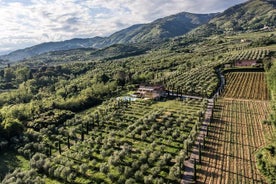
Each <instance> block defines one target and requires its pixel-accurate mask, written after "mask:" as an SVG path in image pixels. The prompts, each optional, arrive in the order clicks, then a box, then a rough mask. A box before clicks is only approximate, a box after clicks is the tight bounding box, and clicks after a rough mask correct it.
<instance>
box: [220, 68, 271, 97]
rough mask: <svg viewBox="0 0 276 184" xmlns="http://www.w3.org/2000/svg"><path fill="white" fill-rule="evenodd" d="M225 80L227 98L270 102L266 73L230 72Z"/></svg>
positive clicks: (224, 95)
mask: <svg viewBox="0 0 276 184" xmlns="http://www.w3.org/2000/svg"><path fill="white" fill-rule="evenodd" d="M225 79H226V85H225V90H224V93H223V97H225V98H239V99H254V100H269V92H268V89H267V85H266V82H265V74H264V72H228V73H226V74H225Z"/></svg>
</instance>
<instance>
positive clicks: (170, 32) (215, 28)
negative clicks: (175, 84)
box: [0, 0, 276, 62]
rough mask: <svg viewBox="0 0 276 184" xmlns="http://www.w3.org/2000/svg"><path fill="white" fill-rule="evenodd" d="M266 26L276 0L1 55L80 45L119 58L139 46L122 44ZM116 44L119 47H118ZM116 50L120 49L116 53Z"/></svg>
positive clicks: (12, 57)
mask: <svg viewBox="0 0 276 184" xmlns="http://www.w3.org/2000/svg"><path fill="white" fill-rule="evenodd" d="M264 26H270V27H275V26H276V1H275V0H250V1H247V2H246V3H242V4H239V5H236V6H233V7H231V8H229V9H227V10H225V11H224V12H222V13H214V14H192V13H187V12H182V13H178V14H176V15H171V16H168V17H165V18H161V19H158V20H156V21H154V22H152V23H149V24H139V25H133V26H131V27H129V28H126V29H123V30H121V31H118V32H116V33H114V34H112V35H110V36H109V37H94V38H86V39H81V38H75V39H72V40H66V41H62V42H48V43H42V44H39V45H35V46H33V47H29V48H26V49H21V50H17V51H14V52H11V53H10V54H8V55H4V56H0V60H9V61H13V62H15V61H19V60H22V59H25V58H30V57H33V56H37V55H41V54H44V53H47V52H51V51H66V50H71V49H81V48H90V54H92V55H93V56H96V57H98V56H101V55H105V53H106V52H104V51H108V52H109V51H110V50H112V53H113V54H111V55H110V56H111V57H117V55H122V56H124V55H129V54H130V55H132V54H135V51H134V50H133V49H135V48H138V47H139V46H138V47H137V46H134V47H131V49H127V51H126V52H125V53H123V54H118V53H119V52H122V51H124V50H125V49H126V48H127V46H123V45H129V44H137V45H139V44H140V45H141V44H142V45H143V47H147V46H149V47H151V46H152V45H154V44H159V43H162V42H163V41H166V40H168V39H169V38H174V37H177V36H183V35H193V37H200V36H209V35H212V34H229V33H233V32H239V31H240V32H244V31H254V30H259V29H261V28H263V27H264ZM187 33H188V34H187ZM114 44H115V45H114ZM111 45H114V46H113V47H110V46H111ZM116 47H118V48H117V49H115V48H116ZM105 48H107V49H105ZM95 49H96V50H95ZM140 49H141V47H139V49H138V53H140V52H141V50H140ZM142 50H143V49H142ZM114 51H117V52H116V53H115V52H114ZM99 53H100V54H99ZM55 54H57V55H58V53H53V54H52V55H55ZM62 54H63V53H62ZM67 54H68V53H67Z"/></svg>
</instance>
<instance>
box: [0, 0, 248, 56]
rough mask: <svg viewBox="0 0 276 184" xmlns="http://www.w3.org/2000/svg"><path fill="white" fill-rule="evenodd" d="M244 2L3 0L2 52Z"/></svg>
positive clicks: (0, 19)
mask: <svg viewBox="0 0 276 184" xmlns="http://www.w3.org/2000/svg"><path fill="white" fill-rule="evenodd" d="M245 1H246V0H232V1H229V0H193V1H192V0H152V1H148V0H116V1H115V0H0V25H2V26H0V32H1V34H0V53H1V52H3V51H7V50H15V49H19V48H22V47H27V46H30V45H35V44H38V43H41V42H48V41H60V40H66V39H71V38H75V37H82V38H84V37H94V36H107V35H109V34H111V33H113V32H115V31H118V30H120V29H123V28H126V27H128V26H131V25H133V24H138V23H148V22H151V21H153V20H155V19H158V18H161V17H164V16H168V15H171V14H175V13H178V12H182V11H186V12H193V13H210V12H218V11H223V10H225V9H226V8H228V7H230V6H232V5H234V4H238V3H241V2H245Z"/></svg>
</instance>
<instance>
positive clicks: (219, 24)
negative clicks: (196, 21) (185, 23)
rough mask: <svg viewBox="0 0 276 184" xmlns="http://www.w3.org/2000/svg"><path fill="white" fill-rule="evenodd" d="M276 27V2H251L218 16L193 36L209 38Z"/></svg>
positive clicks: (271, 0) (257, 0)
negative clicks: (222, 34) (221, 34)
mask: <svg viewBox="0 0 276 184" xmlns="http://www.w3.org/2000/svg"><path fill="white" fill-rule="evenodd" d="M265 26H268V27H275V26H276V1H275V0H250V1H247V2H246V3H242V4H239V5H236V6H233V7H231V8H229V9H227V10H225V11H224V12H223V13H221V14H219V15H217V16H216V17H215V18H213V19H212V20H210V21H209V22H208V23H207V24H205V25H202V26H200V27H198V28H197V29H195V30H193V31H192V32H191V34H197V35H199V36H208V35H211V34H217V33H231V32H241V31H242V32H244V31H255V30H260V29H262V28H264V27H265Z"/></svg>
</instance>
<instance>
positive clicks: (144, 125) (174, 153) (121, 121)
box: [19, 100, 204, 183]
mask: <svg viewBox="0 0 276 184" xmlns="http://www.w3.org/2000/svg"><path fill="white" fill-rule="evenodd" d="M176 103H177V104H178V105H177V106H176V107H174V108H172V109H168V108H161V109H160V108H159V110H157V109H156V108H155V107H154V105H155V104H154V103H153V104H152V102H129V101H118V100H111V101H109V102H108V103H104V104H103V105H102V106H100V107H99V108H97V109H96V110H93V112H87V113H86V114H85V115H81V116H76V117H75V118H73V119H70V120H67V121H66V122H64V123H63V124H60V125H59V126H51V125H49V126H47V127H45V128H42V129H40V130H39V131H37V130H35V129H33V128H31V127H29V130H28V131H27V132H28V134H25V135H24V138H23V139H24V143H23V144H22V146H21V147H20V148H19V153H21V154H23V155H24V156H25V157H26V158H28V159H30V165H31V167H32V168H34V169H35V170H36V172H37V173H39V174H45V175H47V177H50V178H53V179H57V180H60V181H66V182H76V183H83V182H84V183H85V182H89V181H97V182H107V183H124V182H125V183H131V182H133V181H135V182H136V183H166V182H176V181H179V180H180V179H181V174H182V172H183V161H184V160H185V159H186V158H188V157H189V150H190V147H191V145H192V144H193V141H194V140H195V138H196V134H197V132H198V128H199V127H200V122H201V120H202V117H201V116H202V115H201V111H202V110H203V109H204V107H203V106H201V104H204V103H203V102H200V101H199V102H197V101H196V100H194V101H182V100H181V101H176ZM141 111H142V112H143V111H145V113H144V114H142V115H137V114H139V112H141ZM199 112H200V113H199ZM166 132H167V133H166ZM163 133H164V135H163ZM119 173H121V174H119Z"/></svg>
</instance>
